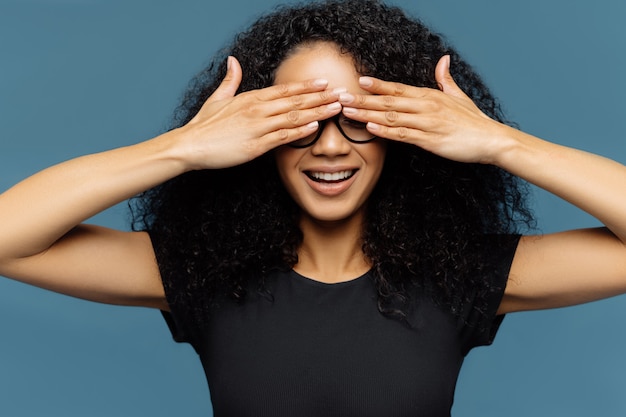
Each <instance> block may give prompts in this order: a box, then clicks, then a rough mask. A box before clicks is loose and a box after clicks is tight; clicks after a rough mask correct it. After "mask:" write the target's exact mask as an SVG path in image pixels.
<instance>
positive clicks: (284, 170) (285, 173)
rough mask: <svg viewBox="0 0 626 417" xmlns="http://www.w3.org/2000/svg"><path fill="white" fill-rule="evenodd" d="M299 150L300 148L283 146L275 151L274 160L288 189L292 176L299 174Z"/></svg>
mask: <svg viewBox="0 0 626 417" xmlns="http://www.w3.org/2000/svg"><path fill="white" fill-rule="evenodd" d="M298 151H299V150H298V149H292V148H289V147H281V148H278V149H276V150H275V151H274V161H275V162H276V169H277V170H278V175H279V176H280V179H281V181H282V182H283V185H285V187H287V189H290V187H289V183H290V182H291V181H290V178H293V176H294V175H297V169H296V165H297V163H298V160H299V158H300V156H299V154H300V153H299V152H298Z"/></svg>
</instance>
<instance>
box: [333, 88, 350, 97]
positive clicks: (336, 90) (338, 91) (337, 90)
mask: <svg viewBox="0 0 626 417" xmlns="http://www.w3.org/2000/svg"><path fill="white" fill-rule="evenodd" d="M346 91H348V89H347V88H345V87H337V88H334V89H333V91H332V93H333V95H334V96H340V95H341V94H342V93H345V92H346Z"/></svg>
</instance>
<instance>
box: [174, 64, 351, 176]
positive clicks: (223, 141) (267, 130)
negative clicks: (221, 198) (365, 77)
mask: <svg viewBox="0 0 626 417" xmlns="http://www.w3.org/2000/svg"><path fill="white" fill-rule="evenodd" d="M241 78H242V69H241V66H240V64H239V62H238V61H237V59H235V58H234V57H229V58H228V72H227V74H226V77H225V78H224V80H223V81H222V84H221V85H220V86H219V88H218V89H217V90H216V91H215V92H214V93H213V94H212V95H211V97H209V98H208V99H207V101H206V102H205V103H204V105H203V106H202V108H201V109H200V111H199V112H198V114H197V115H196V116H195V117H194V118H193V119H192V120H191V121H190V122H189V123H188V124H187V125H185V126H183V127H182V128H180V129H178V130H177V133H179V134H181V135H182V136H181V138H182V143H183V149H184V152H183V153H184V156H183V158H184V159H185V162H186V163H187V164H188V166H189V167H190V169H212V168H227V167H231V166H235V165H239V164H242V163H245V162H248V161H250V160H252V159H254V158H256V157H258V156H260V155H262V154H264V153H265V152H267V151H269V150H271V149H273V148H276V147H277V146H280V145H283V144H286V143H289V142H291V141H293V140H296V139H300V138H303V137H304V136H306V135H309V134H311V133H312V132H314V131H315V130H316V129H317V126H318V122H317V121H318V120H320V119H326V118H328V117H332V116H334V115H335V114H337V113H339V112H340V111H341V105H340V104H339V103H338V97H339V91H340V90H336V91H330V90H327V86H328V81H326V80H324V79H316V80H307V81H304V82H301V83H292V84H283V85H276V86H272V87H268V88H264V89H261V90H253V91H248V92H244V93H241V94H239V95H235V93H236V91H237V88H238V87H239V84H240V83H241Z"/></svg>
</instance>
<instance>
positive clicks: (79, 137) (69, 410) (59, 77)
mask: <svg viewBox="0 0 626 417" xmlns="http://www.w3.org/2000/svg"><path fill="white" fill-rule="evenodd" d="M392 3H393V4H397V5H400V6H402V7H404V8H405V9H406V10H407V11H408V12H409V13H411V14H413V15H416V16H419V17H421V18H422V19H423V20H424V21H425V22H426V23H428V24H430V25H432V26H433V27H434V28H435V29H436V31H438V32H440V33H443V34H445V35H446V37H447V39H448V40H449V41H450V42H451V43H452V44H453V45H455V46H456V47H457V48H458V49H459V50H460V51H461V53H462V54H463V55H464V56H465V57H466V58H467V59H468V61H469V62H470V63H472V64H473V65H474V66H475V67H476V68H477V69H478V70H479V72H480V73H481V74H482V75H483V77H484V79H485V80H486V82H487V84H488V85H489V86H490V87H491V88H492V89H493V91H494V93H495V95H496V96H497V97H499V98H500V99H501V101H502V103H503V107H504V110H505V112H506V113H507V115H508V116H509V118H510V119H512V120H514V121H516V122H517V123H518V124H519V125H520V127H521V128H522V129H523V130H525V131H528V132H529V133H532V134H535V135H537V136H540V137H543V138H546V139H548V140H551V141H554V142H557V143H562V144H567V145H569V146H573V147H577V148H580V149H585V150H589V151H592V152H594V153H598V154H601V155H605V156H608V157H611V158H613V159H615V160H617V161H619V162H621V163H626V133H625V131H624V129H623V126H624V120H626V105H625V104H624V97H626V81H625V79H624V74H626V54H625V52H626V26H625V25H624V22H625V21H626V2H623V1H618V0H597V1H595V2H589V1H583V0H572V1H568V2H562V1H546V0H525V1H496V0H474V1H464V0H456V1H455V0H437V1H435V0H422V1H417V0H405V1H402V0H396V1H392ZM275 5H276V2H275V1H274V0H229V1H223V2H215V1H211V0H178V1H173V0H172V1H165V0H152V1H151V0H0V191H2V190H5V189H7V188H9V187H10V186H11V185H12V184H14V183H15V182H17V181H19V180H20V179H22V178H24V177H26V176H28V175H30V174H32V173H34V172H36V171H38V170H40V169H42V168H44V167H47V166H49V165H52V164H54V163H57V162H60V161H63V160H65V159H69V158H72V157H75V156H79V155H83V154H87V153H93V152H97V151H103V150H107V149H111V148H114V147H119V146H123V145H127V144H131V143H135V142H138V141H141V140H144V139H147V138H150V137H152V136H155V135H157V134H158V133H160V132H162V131H163V130H164V129H165V128H166V127H167V126H168V123H169V121H170V117H171V114H172V111H173V109H174V107H175V106H176V104H177V103H178V100H179V98H180V95H181V93H182V91H183V89H184V88H185V86H186V84H187V82H188V80H189V79H190V78H191V77H192V76H193V75H194V74H195V73H196V72H197V71H198V70H200V69H201V68H202V66H203V65H204V64H206V63H207V61H208V59H209V57H210V56H211V55H212V54H213V53H214V52H216V51H217V50H218V49H219V48H220V47H222V46H223V45H225V44H226V43H227V42H229V40H230V39H231V38H232V36H233V35H234V34H235V33H236V32H238V31H239V30H241V29H243V28H244V27H245V26H246V25H248V24H249V23H251V22H252V21H253V20H254V19H255V18H256V17H258V16H259V15H260V14H261V13H262V12H265V11H268V10H270V9H271V8H272V7H273V6H275ZM244 70H245V69H244ZM625 187H626V184H625ZM534 200H535V201H534V206H535V211H536V213H537V216H538V218H539V227H540V230H541V231H543V232H552V231H557V230H563V229H570V228H578V227H590V226H596V225H598V222H597V221H596V220H594V219H592V218H590V217H589V216H588V215H586V214H584V213H581V212H580V211H579V210H577V209H575V208H573V207H571V206H569V205H567V204H566V203H564V202H562V201H559V200H558V199H556V198H554V197H552V196H549V195H547V194H546V193H544V192H541V191H536V192H535V195H534ZM92 221H93V222H95V223H99V224H103V225H106V226H109V227H116V228H124V229H128V215H127V213H126V209H125V206H124V205H120V206H116V207H114V208H113V209H111V210H109V211H107V212H106V213H104V214H101V215H99V216H97V217H96V218H94V219H92ZM1 232H2V231H0V233H1ZM589 279H593V277H589ZM625 320H626V298H625V297H624V296H622V297H616V298H613V299H610V300H605V301H601V302H597V303H592V304H589V305H585V306H579V307H572V308H566V309H559V310H553V311H544V312H532V313H520V314H512V315H510V316H509V317H507V319H506V320H505V322H504V325H503V327H502V328H501V331H500V333H499V335H498V337H497V338H496V342H495V344H494V345H493V346H491V347H488V348H480V349H477V350H475V351H474V352H472V353H471V354H470V356H469V357H468V359H467V361H466V364H465V367H464V369H463V371H462V374H461V377H460V380H459V384H458V390H457V396H456V400H455V406H454V410H453V413H454V415H455V416H465V417H490V416H494V417H495V416H503V415H506V416H508V417H521V416H551V417H555V416H568V417H583V416H585V417H587V416H591V415H593V416H623V415H626V395H624V394H625V393H626V357H625V356H624V351H625V350H626V325H624V322H625ZM0 415H1V416H12V417H31V416H64V417H71V416H81V417H83V416H90V417H100V416H117V417H121V416H151V417H159V416H171V415H178V416H210V415H212V413H211V406H210V400H209V396H208V391H207V387H206V382H205V380H204V376H203V373H202V368H201V366H200V363H199V361H198V359H197V357H196V355H195V354H194V352H193V350H192V348H191V347H190V346H188V345H178V344H175V343H174V342H173V341H172V340H171V338H170V335H169V332H168V330H167V329H166V326H165V324H164V322H163V321H162V319H161V317H160V314H159V313H158V312H156V311H151V310H148V309H139V308H127V307H114V306H107V305H99V304H94V303H89V302H85V301H81V300H76V299H72V298H69V297H66V296H62V295H57V294H53V293H50V292H47V291H43V290H39V289H36V288H32V287H29V286H27V285H23V284H20V283H16V282H13V281H11V280H8V279H4V278H1V279H0Z"/></svg>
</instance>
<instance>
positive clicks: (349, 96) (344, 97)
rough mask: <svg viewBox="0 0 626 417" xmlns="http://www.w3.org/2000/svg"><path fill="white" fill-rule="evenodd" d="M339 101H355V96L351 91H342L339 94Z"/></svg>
mask: <svg viewBox="0 0 626 417" xmlns="http://www.w3.org/2000/svg"><path fill="white" fill-rule="evenodd" d="M339 101H341V102H342V103H352V102H353V101H354V96H353V95H352V94H350V93H342V94H339Z"/></svg>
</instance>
